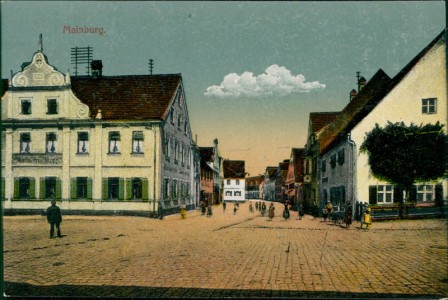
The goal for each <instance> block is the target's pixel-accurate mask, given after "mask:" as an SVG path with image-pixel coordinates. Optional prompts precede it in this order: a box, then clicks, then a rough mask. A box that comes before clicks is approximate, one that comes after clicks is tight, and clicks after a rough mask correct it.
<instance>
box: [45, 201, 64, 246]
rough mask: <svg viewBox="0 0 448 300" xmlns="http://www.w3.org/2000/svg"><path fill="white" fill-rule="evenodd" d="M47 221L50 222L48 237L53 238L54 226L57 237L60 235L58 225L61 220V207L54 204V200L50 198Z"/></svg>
mask: <svg viewBox="0 0 448 300" xmlns="http://www.w3.org/2000/svg"><path fill="white" fill-rule="evenodd" d="M47 221H48V223H49V224H50V239H52V238H53V235H54V227H55V226H56V230H57V235H58V237H62V235H61V227H60V224H61V222H62V214H61V209H60V208H59V207H58V206H56V201H54V200H51V206H50V207H48V208H47Z"/></svg>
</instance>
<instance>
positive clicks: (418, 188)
mask: <svg viewBox="0 0 448 300" xmlns="http://www.w3.org/2000/svg"><path fill="white" fill-rule="evenodd" d="M446 58H447V52H446V30H444V31H442V32H441V33H440V34H439V35H438V36H437V37H436V38H435V39H434V40H433V41H432V42H431V43H430V44H429V45H428V46H427V47H425V48H424V49H423V50H422V51H421V52H420V53H418V54H417V55H416V56H415V57H414V58H413V59H412V60H411V61H410V62H409V63H408V64H407V65H406V66H405V67H404V68H403V69H402V70H401V71H400V72H398V73H397V75H396V76H395V77H393V78H390V77H389V76H388V75H387V74H386V73H385V72H384V71H383V70H381V69H379V70H378V71H377V72H376V73H375V74H374V75H373V76H372V78H371V79H370V80H369V81H367V80H365V78H363V77H361V78H358V90H355V89H353V90H352V91H351V92H350V93H349V99H348V104H347V105H346V106H345V107H344V108H343V109H342V110H341V111H334V112H311V113H310V114H309V123H308V136H307V143H306V145H305V146H304V147H303V148H293V149H292V150H291V155H290V158H289V159H288V160H285V161H283V162H281V163H279V165H278V166H272V167H267V168H266V171H265V174H264V181H263V183H262V184H260V187H259V189H260V191H261V192H260V194H263V195H262V197H261V198H262V199H265V200H272V201H285V200H289V201H290V202H292V203H299V204H301V205H302V206H303V209H304V210H305V211H307V212H310V213H315V214H318V213H319V212H320V211H321V209H322V208H323V207H324V205H325V204H326V203H327V201H331V202H332V203H333V204H334V205H336V206H341V207H343V206H346V205H347V204H350V205H352V207H355V204H356V203H357V202H361V203H369V204H370V205H375V206H388V205H392V206H393V205H394V204H396V203H398V202H399V201H401V200H402V199H404V194H403V191H402V190H401V189H399V188H398V187H397V186H394V185H392V184H390V183H388V182H384V181H381V180H379V179H377V178H374V177H373V176H372V173H371V171H370V167H369V164H368V156H367V154H366V153H361V152H360V146H361V145H362V143H363V141H364V139H365V137H366V133H368V132H369V131H371V130H372V129H373V128H374V127H375V124H379V125H380V126H385V125H387V123H388V122H392V123H395V122H404V123H405V124H406V125H410V124H411V123H414V124H417V125H420V124H428V123H432V124H435V123H436V122H440V123H441V124H444V131H445V133H446V132H447V128H448V127H447V124H448V113H447V76H446V67H447V59H446ZM286 164H287V165H288V166H287V167H286ZM391 167H393V166H391ZM280 188H282V190H283V193H280ZM447 195H448V179H447V178H442V179H439V180H437V181H434V182H425V183H418V184H415V186H414V191H413V192H412V193H411V194H410V200H412V201H413V202H417V203H418V205H423V206H424V205H433V204H434V202H435V200H443V201H444V203H445V204H447V202H448V197H447Z"/></svg>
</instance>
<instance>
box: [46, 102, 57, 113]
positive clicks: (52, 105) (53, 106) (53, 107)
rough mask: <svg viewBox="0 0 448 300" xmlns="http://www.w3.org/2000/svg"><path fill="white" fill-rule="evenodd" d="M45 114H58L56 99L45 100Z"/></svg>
mask: <svg viewBox="0 0 448 300" xmlns="http://www.w3.org/2000/svg"><path fill="white" fill-rule="evenodd" d="M47 114H48V115H57V114H58V102H57V101H56V99H48V100H47Z"/></svg>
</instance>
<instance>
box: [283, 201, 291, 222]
mask: <svg viewBox="0 0 448 300" xmlns="http://www.w3.org/2000/svg"><path fill="white" fill-rule="evenodd" d="M289 217H290V215H289V207H288V203H285V207H284V208H283V218H284V219H285V220H288V219H289Z"/></svg>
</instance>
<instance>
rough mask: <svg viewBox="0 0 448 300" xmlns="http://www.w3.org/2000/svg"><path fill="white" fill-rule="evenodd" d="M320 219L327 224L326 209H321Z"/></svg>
mask: <svg viewBox="0 0 448 300" xmlns="http://www.w3.org/2000/svg"><path fill="white" fill-rule="evenodd" d="M322 218H324V222H327V218H328V210H327V209H326V208H324V209H322Z"/></svg>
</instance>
